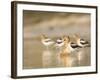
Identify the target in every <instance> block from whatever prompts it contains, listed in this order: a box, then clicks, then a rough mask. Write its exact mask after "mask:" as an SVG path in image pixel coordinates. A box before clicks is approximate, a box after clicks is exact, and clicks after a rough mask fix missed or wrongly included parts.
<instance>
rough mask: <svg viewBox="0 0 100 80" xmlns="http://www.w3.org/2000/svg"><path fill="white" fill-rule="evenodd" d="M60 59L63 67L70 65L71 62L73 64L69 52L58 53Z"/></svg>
mask: <svg viewBox="0 0 100 80" xmlns="http://www.w3.org/2000/svg"><path fill="white" fill-rule="evenodd" d="M59 57H60V60H61V62H62V65H63V66H64V67H71V66H72V64H73V58H72V57H71V55H70V54H66V53H63V54H60V56H59Z"/></svg>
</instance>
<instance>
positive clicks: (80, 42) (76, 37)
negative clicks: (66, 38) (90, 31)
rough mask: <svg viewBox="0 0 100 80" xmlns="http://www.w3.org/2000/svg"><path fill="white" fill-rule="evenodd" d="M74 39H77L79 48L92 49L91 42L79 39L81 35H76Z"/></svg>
mask: <svg viewBox="0 0 100 80" xmlns="http://www.w3.org/2000/svg"><path fill="white" fill-rule="evenodd" d="M74 38H75V39H76V43H77V45H78V46H80V47H82V48H83V47H90V44H89V42H88V41H86V40H84V39H81V38H80V37H79V35H77V34H74Z"/></svg>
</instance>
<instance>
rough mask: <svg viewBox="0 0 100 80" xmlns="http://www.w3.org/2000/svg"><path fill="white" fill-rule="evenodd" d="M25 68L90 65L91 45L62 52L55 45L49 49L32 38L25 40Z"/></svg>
mask: <svg viewBox="0 0 100 80" xmlns="http://www.w3.org/2000/svg"><path fill="white" fill-rule="evenodd" d="M23 54H24V60H23V61H24V62H23V68H24V69H34V68H35V69H36V68H57V67H80V66H90V64H91V62H90V56H91V55H90V47H87V48H81V49H78V50H76V51H74V52H73V53H70V54H61V53H60V51H59V49H57V48H55V47H54V45H52V46H50V47H49V48H48V49H47V48H46V47H45V46H44V45H43V44H42V43H41V42H40V41H33V40H32V39H28V40H27V39H26V40H24V53H23Z"/></svg>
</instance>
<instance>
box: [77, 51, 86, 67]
mask: <svg viewBox="0 0 100 80" xmlns="http://www.w3.org/2000/svg"><path fill="white" fill-rule="evenodd" d="M83 53H84V52H83V50H79V51H78V52H77V60H78V65H81V61H82V59H83V55H84V54H83Z"/></svg>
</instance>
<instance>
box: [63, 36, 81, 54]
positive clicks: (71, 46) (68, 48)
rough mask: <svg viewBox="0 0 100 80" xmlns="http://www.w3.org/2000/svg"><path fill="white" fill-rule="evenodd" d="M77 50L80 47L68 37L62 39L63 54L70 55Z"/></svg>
mask: <svg viewBox="0 0 100 80" xmlns="http://www.w3.org/2000/svg"><path fill="white" fill-rule="evenodd" d="M79 48H81V47H80V46H78V45H77V44H76V43H74V42H71V40H70V37H69V36H66V37H64V49H63V51H64V52H67V53H71V52H73V51H75V50H77V49H79Z"/></svg>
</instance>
